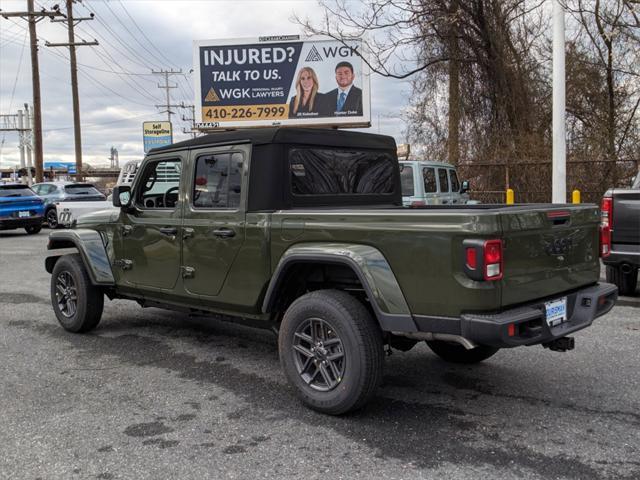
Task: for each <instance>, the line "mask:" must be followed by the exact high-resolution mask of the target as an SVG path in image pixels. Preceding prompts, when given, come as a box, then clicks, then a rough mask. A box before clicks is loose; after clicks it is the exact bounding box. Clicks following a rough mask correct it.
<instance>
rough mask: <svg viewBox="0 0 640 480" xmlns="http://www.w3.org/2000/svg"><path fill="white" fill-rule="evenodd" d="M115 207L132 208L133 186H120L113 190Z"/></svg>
mask: <svg viewBox="0 0 640 480" xmlns="http://www.w3.org/2000/svg"><path fill="white" fill-rule="evenodd" d="M112 200H113V206H114V207H120V208H128V207H130V206H131V186H129V185H118V186H116V187H114V189H113V198H112Z"/></svg>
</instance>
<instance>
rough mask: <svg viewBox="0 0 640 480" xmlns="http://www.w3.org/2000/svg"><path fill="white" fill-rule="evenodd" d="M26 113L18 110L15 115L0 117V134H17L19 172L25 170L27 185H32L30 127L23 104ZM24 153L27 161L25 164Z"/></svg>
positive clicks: (27, 107)
mask: <svg viewBox="0 0 640 480" xmlns="http://www.w3.org/2000/svg"><path fill="white" fill-rule="evenodd" d="M24 106H25V109H26V112H23V111H22V110H18V113H17V114H9V115H0V132H18V149H19V150H20V170H22V169H26V170H25V171H26V172H27V179H28V180H27V183H28V184H29V185H31V184H32V182H33V178H32V176H31V150H32V139H33V135H32V131H33V129H32V125H31V120H30V118H29V106H28V105H27V104H26V103H25V104H24ZM25 153H26V155H27V159H28V160H27V161H26V162H25Z"/></svg>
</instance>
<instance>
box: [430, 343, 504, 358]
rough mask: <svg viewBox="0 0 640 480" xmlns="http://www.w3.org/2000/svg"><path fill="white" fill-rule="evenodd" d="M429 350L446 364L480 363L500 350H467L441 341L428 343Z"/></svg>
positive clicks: (480, 346) (492, 348)
mask: <svg viewBox="0 0 640 480" xmlns="http://www.w3.org/2000/svg"><path fill="white" fill-rule="evenodd" d="M427 345H429V348H430V349H431V350H432V351H433V353H435V354H436V355H438V356H439V357H440V358H441V359H442V360H444V361H445V362H451V363H466V364H472V363H479V362H482V361H483V360H486V359H487V358H489V357H491V356H493V355H495V353H496V352H497V351H498V350H499V348H494V347H487V346H486V345H479V346H477V347H476V348H472V349H471V350H467V349H466V348H464V347H463V346H462V345H458V344H454V343H447V342H442V341H440V340H433V341H427Z"/></svg>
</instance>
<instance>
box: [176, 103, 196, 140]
mask: <svg viewBox="0 0 640 480" xmlns="http://www.w3.org/2000/svg"><path fill="white" fill-rule="evenodd" d="M180 107H181V108H188V109H189V110H191V116H190V117H188V116H187V115H182V121H183V122H190V123H191V128H190V129H189V130H187V129H186V128H183V129H182V133H189V134H191V136H192V137H193V138H196V136H197V132H196V107H195V105H185V104H184V102H182V104H181V105H180Z"/></svg>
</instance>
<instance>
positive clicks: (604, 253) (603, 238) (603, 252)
mask: <svg viewBox="0 0 640 480" xmlns="http://www.w3.org/2000/svg"><path fill="white" fill-rule="evenodd" d="M610 253H611V229H610V228H609V226H608V225H600V256H601V257H603V258H604V257H608V256H609V254H610Z"/></svg>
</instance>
